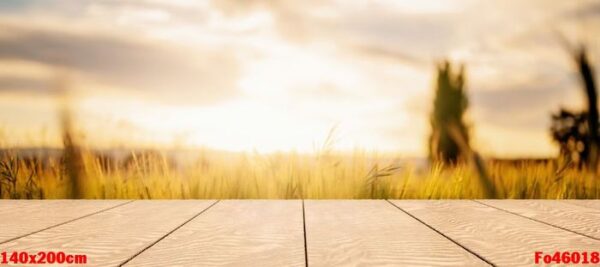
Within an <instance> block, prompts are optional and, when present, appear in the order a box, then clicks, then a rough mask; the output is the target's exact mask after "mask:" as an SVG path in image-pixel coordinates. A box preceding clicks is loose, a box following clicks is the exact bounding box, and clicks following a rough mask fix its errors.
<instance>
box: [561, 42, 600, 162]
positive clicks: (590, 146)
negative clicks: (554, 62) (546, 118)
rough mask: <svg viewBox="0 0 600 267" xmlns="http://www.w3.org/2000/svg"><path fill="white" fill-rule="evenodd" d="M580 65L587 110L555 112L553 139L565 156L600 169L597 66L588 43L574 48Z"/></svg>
mask: <svg viewBox="0 0 600 267" xmlns="http://www.w3.org/2000/svg"><path fill="white" fill-rule="evenodd" d="M570 50H571V54H572V57H573V61H574V62H575V64H576V66H577V70H578V72H579V76H580V78H581V81H582V83H583V89H584V92H585V96H586V100H587V101H586V104H587V107H586V108H587V111H584V112H570V111H566V110H564V109H562V110H560V112H559V113H557V114H553V115H552V127H551V128H550V131H551V133H552V138H553V139H554V141H556V142H557V143H558V144H559V145H560V153H561V155H562V156H563V157H565V158H567V159H569V160H570V161H572V162H575V163H577V164H579V165H582V164H584V163H585V164H586V165H587V166H588V167H589V168H590V169H592V170H594V171H596V169H597V168H598V160H599V157H598V156H599V154H598V153H599V146H598V142H599V140H598V139H599V136H598V132H599V128H600V125H599V116H598V92H597V90H596V84H595V81H594V69H593V67H592V64H591V63H590V61H589V59H588V54H587V51H586V49H585V46H581V47H580V48H579V49H570Z"/></svg>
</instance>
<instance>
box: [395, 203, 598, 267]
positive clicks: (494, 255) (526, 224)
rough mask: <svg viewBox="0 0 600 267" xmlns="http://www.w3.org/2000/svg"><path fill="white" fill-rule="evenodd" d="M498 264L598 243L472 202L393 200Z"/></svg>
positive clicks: (527, 262) (521, 263) (518, 262)
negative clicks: (536, 253)
mask: <svg viewBox="0 0 600 267" xmlns="http://www.w3.org/2000/svg"><path fill="white" fill-rule="evenodd" d="M392 202H393V203H394V204H396V205H397V206H399V207H401V208H402V209H404V210H406V211H407V212H409V213H411V214H413V215H414V216H416V217H417V218H419V219H421V220H423V221H424V222H425V223H427V224H429V225H431V226H432V227H434V228H436V229H438V230H439V231H441V232H443V233H444V234H446V235H447V236H448V237H450V238H452V239H453V240H455V241H457V242H459V243H461V244H462V245H463V246H465V247H467V248H469V249H470V250H472V251H474V252H475V253H477V254H478V255H480V256H482V257H484V258H485V259H487V260H488V261H491V262H492V263H494V264H496V265H498V266H532V265H533V264H534V252H535V251H543V252H554V251H598V250H600V242H599V241H597V240H594V239H591V238H587V237H584V236H581V235H578V234H574V233H571V232H568V231H564V230H561V229H557V228H555V227H552V226H548V225H545V224H542V223H538V222H535V221H532V220H529V219H526V218H523V217H520V216H517V215H514V214H510V213H507V212H504V211H500V210H498V209H495V208H492V207H488V206H485V205H482V204H479V203H476V202H474V201H469V200H461V201H459V200H456V201H416V200H415V201H406V200H395V201H392Z"/></svg>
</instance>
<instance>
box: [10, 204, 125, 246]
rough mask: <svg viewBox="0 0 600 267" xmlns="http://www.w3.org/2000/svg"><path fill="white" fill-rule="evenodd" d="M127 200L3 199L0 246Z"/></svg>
mask: <svg viewBox="0 0 600 267" xmlns="http://www.w3.org/2000/svg"><path fill="white" fill-rule="evenodd" d="M125 202H127V201H124V200H0V225H1V227H0V243H3V242H5V241H7V240H10V239H12V238H16V237H20V236H23V235H26V234H29V233H32V232H35V231H39V230H42V229H45V228H48V227H51V226H54V225H57V224H61V223H64V222H67V221H70V220H73V219H76V218H79V217H82V216H86V215H88V214H92V213H95V212H99V211H102V210H104V209H108V208H111V207H114V206H117V205H120V204H123V203H125Z"/></svg>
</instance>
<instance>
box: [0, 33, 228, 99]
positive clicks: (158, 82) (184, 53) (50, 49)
mask: <svg viewBox="0 0 600 267" xmlns="http://www.w3.org/2000/svg"><path fill="white" fill-rule="evenodd" d="M0 29H2V31H4V32H9V33H11V34H4V35H1V36H0V59H2V60H24V61H32V62H37V63H42V64H47V65H51V66H56V67H61V68H66V69H70V70H73V71H75V72H78V73H82V74H84V75H86V76H88V77H89V78H91V79H93V80H97V81H98V82H101V83H105V84H109V85H114V86H117V87H121V88H132V89H135V90H139V91H141V92H147V93H150V94H158V95H160V96H161V99H163V100H166V101H176V102H189V103H211V102H213V101H218V100H220V99H223V98H226V97H230V96H232V95H234V94H235V93H236V82H237V79H238V76H239V66H238V62H237V60H236V58H235V55H234V53H232V51H230V50H228V49H227V48H214V47H198V46H194V47H186V46H183V45H175V44H168V43H164V42H163V43H160V44H159V43H155V42H151V41H144V39H143V38H137V39H135V41H134V40H133V38H129V39H128V38H124V37H120V36H116V35H115V36H110V35H99V34H95V35H94V34H86V33H67V32H61V31H58V30H47V29H36V28H26V27H15V26H10V25H0Z"/></svg>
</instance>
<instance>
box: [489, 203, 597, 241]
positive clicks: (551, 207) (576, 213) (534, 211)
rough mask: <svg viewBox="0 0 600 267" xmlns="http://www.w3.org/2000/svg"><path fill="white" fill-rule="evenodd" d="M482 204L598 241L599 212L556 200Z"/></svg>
mask: <svg viewBox="0 0 600 267" xmlns="http://www.w3.org/2000/svg"><path fill="white" fill-rule="evenodd" d="M481 202H482V203H485V204H487V205H490V206H493V207H496V208H500V209H503V210H506V211H509V212H513V213H516V214H519V215H521V216H525V217H528V218H532V219H534V220H539V221H542V222H545V223H548V224H551V225H554V226H557V227H561V228H564V229H568V230H570V231H573V232H576V233H580V234H583V235H586V236H588V237H591V238H596V239H599V240H600V210H598V209H593V208H587V207H584V206H574V205H571V204H568V203H566V202H562V201H556V200H481Z"/></svg>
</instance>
